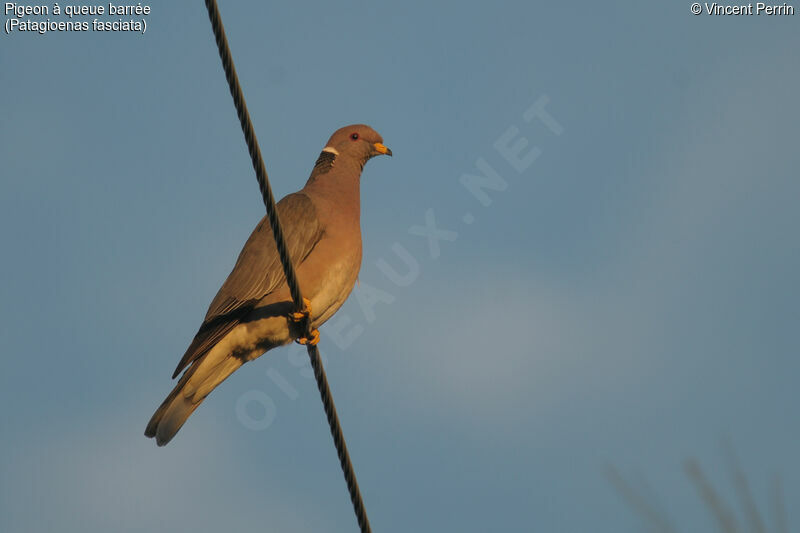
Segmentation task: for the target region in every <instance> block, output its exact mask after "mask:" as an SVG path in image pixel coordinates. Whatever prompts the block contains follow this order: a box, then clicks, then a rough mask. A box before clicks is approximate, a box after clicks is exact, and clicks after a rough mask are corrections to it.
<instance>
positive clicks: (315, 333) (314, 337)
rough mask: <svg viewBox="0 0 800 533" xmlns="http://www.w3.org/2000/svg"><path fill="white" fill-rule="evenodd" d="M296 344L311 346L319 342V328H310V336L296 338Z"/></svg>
mask: <svg viewBox="0 0 800 533" xmlns="http://www.w3.org/2000/svg"><path fill="white" fill-rule="evenodd" d="M296 340H297V344H310V345H311V346H316V344H317V343H318V342H319V330H318V329H316V328H314V329H312V330H311V338H310V339H309V338H308V337H299V338H297V339H296Z"/></svg>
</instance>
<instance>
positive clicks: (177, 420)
mask: <svg viewBox="0 0 800 533" xmlns="http://www.w3.org/2000/svg"><path fill="white" fill-rule="evenodd" d="M212 353H213V352H211V353H207V354H206V355H204V356H203V357H201V358H200V359H198V360H197V361H195V362H194V363H193V364H192V366H190V367H189V368H188V369H187V370H186V372H184V374H183V376H181V379H180V381H178V384H177V385H175V388H174V389H172V392H170V393H169V396H167V399H166V400H164V402H163V403H162V404H161V406H160V407H159V408H158V409H156V412H155V413H154V414H153V417H152V418H151V419H150V422H149V423H148V424H147V428H146V429H145V430H144V434H145V436H147V437H155V438H156V444H158V445H159V446H164V445H165V444H167V443H168V442H169V441H170V440H172V437H174V436H175V434H176V433H177V432H178V430H179V429H181V426H183V423H184V422H186V419H187V418H189V416H190V415H191V414H192V413H193V412H194V410H195V409H197V407H198V406H199V405H200V403H202V401H203V400H204V399H205V398H206V396H208V395H209V393H210V392H211V391H212V390H214V388H215V387H216V386H217V385H219V384H220V383H222V382H223V381H224V380H225V378H227V377H228V376H230V375H231V374H232V373H233V372H234V371H235V370H236V369H238V368H239V367H240V366H242V364H243V363H244V362H245V360H244V359H242V358H240V357H236V356H233V355H226V356H225V357H223V358H222V359H221V360H220V359H215V358H209V356H210V355H211V354H212Z"/></svg>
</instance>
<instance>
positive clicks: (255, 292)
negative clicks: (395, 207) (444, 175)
mask: <svg viewBox="0 0 800 533" xmlns="http://www.w3.org/2000/svg"><path fill="white" fill-rule="evenodd" d="M377 155H389V156H391V155H392V151H391V150H389V148H387V147H386V146H385V145H384V144H383V138H382V137H381V136H380V135H379V134H378V132H376V131H375V130H374V129H372V128H371V127H369V126H367V125H364V124H355V125H352V126H346V127H344V128H341V129H339V130H337V131H336V132H335V133H334V134H333V135H332V136H331V138H330V140H328V143H327V144H326V145H325V147H324V148H323V149H322V152H321V153H320V155H319V158H318V159H317V162H316V163H315V165H314V168H313V170H312V171H311V176H310V177H309V178H308V181H307V182H306V184H305V186H304V187H303V188H302V189H301V190H300V191H298V192H296V193H292V194H289V195H288V196H286V197H285V198H283V199H282V200H281V201H280V202H278V204H277V207H278V217H279V219H280V222H281V227H282V228H283V232H284V237H285V240H286V247H287V250H288V251H289V256H290V257H291V260H292V264H293V265H294V267H295V271H296V273H297V279H298V282H299V284H300V290H301V291H302V293H303V295H304V297H305V298H304V303H305V306H306V307H305V310H304V312H302V313H297V312H295V308H294V304H293V302H292V299H291V296H290V294H289V288H288V286H287V284H286V279H285V276H284V273H283V268H282V266H281V262H280V258H279V256H278V250H277V247H276V245H275V239H274V237H273V234H272V230H271V228H270V225H269V220H268V219H267V217H266V216H265V217H264V218H262V219H261V221H260V222H259V223H258V225H257V226H256V228H255V229H254V230H253V232H252V233H251V234H250V238H249V239H247V242H246V243H245V245H244V248H242V251H241V252H240V253H239V258H238V259H237V260H236V264H235V266H234V267H233V270H232V271H231V273H230V275H229V276H228V278H227V279H226V280H225V282H224V283H223V284H222V287H221V288H220V289H219V292H217V295H216V296H215V297H214V300H213V301H212V302H211V305H210V306H209V308H208V312H207V313H206V317H205V319H204V320H203V324H202V325H201V326H200V329H199V330H198V332H197V334H196V335H195V337H194V340H192V342H191V344H190V345H189V348H188V349H187V350H186V353H185V354H184V355H183V358H181V360H180V362H179V363H178V366H177V368H176V369H175V373H174V374H173V375H172V377H173V379H174V378H175V377H177V376H178V374H179V373H180V372H182V371H183V375H182V376H181V378H180V380H179V381H178V383H177V385H176V386H175V388H174V389H172V392H170V393H169V395H168V396H167V398H166V399H165V400H164V402H163V403H162V404H161V406H160V407H159V408H158V409H157V410H156V412H155V413H154V414H153V417H152V418H151V419H150V422H149V423H148V424H147V428H146V429H145V432H144V434H145V436H147V437H155V439H156V444H158V445H159V446H164V445H165V444H167V443H168V442H169V441H170V440H171V439H172V438H173V437H174V436H175V434H176V433H177V432H178V430H179V429H180V428H181V426H183V424H184V422H186V419H187V418H189V416H190V415H191V414H192V413H193V412H194V410H195V409H197V407H198V406H199V405H200V403H201V402H202V401H203V400H204V399H205V398H206V396H208V395H209V394H210V393H211V391H212V390H214V388H216V387H217V386H218V385H219V384H220V383H222V382H223V381H224V380H225V378H227V377H228V376H230V375H231V374H232V373H233V372H234V371H236V370H237V369H238V368H239V367H240V366H242V365H243V364H244V363H246V362H248V361H252V360H253V359H256V358H258V357H260V356H261V355H263V354H264V353H266V352H267V351H269V350H271V349H272V348H275V347H278V346H282V345H286V344H289V343H291V342H292V341H293V340H296V341H298V342H300V343H303V344H305V343H312V344H316V342H317V341H318V340H319V332H318V330H317V328H319V326H321V325H322V324H323V323H325V321H326V320H328V319H329V318H330V317H331V316H333V314H334V313H335V312H336V311H337V310H338V309H339V308H340V307H341V306H342V304H343V303H344V301H345V300H346V299H347V297H348V296H349V295H350V292H351V291H352V289H353V286H354V285H355V283H356V281H357V278H358V272H359V270H360V268H361V223H360V214H361V201H360V181H361V171H362V170H363V168H364V165H365V164H366V162H367V161H369V160H370V159H371V158H372V157H374V156H377ZM306 321H308V323H309V325H310V327H311V330H312V331H311V335H310V338H306V337H305V327H304V326H305V324H306Z"/></svg>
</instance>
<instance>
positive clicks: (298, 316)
mask: <svg viewBox="0 0 800 533" xmlns="http://www.w3.org/2000/svg"><path fill="white" fill-rule="evenodd" d="M310 316H311V300H309V299H308V298H303V309H302V310H300V311H295V312H294V313H289V320H291V321H292V322H303V321H304V320H308V319H309V317H310ZM295 340H296V341H297V342H298V343H299V344H310V345H312V346H314V345H316V344H317V343H318V342H319V330H318V329H312V330H311V338H308V337H299V338H297V339H295Z"/></svg>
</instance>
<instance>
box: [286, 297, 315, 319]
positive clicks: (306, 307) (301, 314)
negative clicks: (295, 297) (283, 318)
mask: <svg viewBox="0 0 800 533" xmlns="http://www.w3.org/2000/svg"><path fill="white" fill-rule="evenodd" d="M310 316H311V300H309V299H308V298H305V297H304V298H303V309H302V310H300V311H295V312H294V313H289V320H291V321H292V322H302V321H303V320H306V319H307V318H308V317H310Z"/></svg>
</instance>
